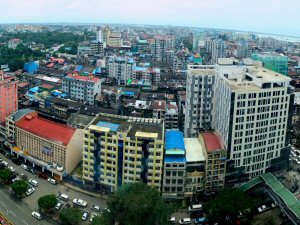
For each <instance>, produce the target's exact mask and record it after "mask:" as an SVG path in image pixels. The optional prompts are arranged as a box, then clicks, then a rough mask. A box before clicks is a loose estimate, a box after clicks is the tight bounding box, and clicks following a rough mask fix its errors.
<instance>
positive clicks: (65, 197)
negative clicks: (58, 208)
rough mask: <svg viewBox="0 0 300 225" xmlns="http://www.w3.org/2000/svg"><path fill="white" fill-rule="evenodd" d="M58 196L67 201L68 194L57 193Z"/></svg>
mask: <svg viewBox="0 0 300 225" xmlns="http://www.w3.org/2000/svg"><path fill="white" fill-rule="evenodd" d="M58 197H59V198H60V199H62V200H64V201H69V196H68V195H65V194H59V195H58Z"/></svg>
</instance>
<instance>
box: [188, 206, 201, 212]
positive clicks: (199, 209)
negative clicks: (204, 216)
mask: <svg viewBox="0 0 300 225" xmlns="http://www.w3.org/2000/svg"><path fill="white" fill-rule="evenodd" d="M201 210H202V204H196V205H191V206H190V207H189V212H197V211H201Z"/></svg>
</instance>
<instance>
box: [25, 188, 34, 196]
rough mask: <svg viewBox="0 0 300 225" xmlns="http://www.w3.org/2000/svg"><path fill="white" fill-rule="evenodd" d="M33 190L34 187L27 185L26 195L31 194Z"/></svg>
mask: <svg viewBox="0 0 300 225" xmlns="http://www.w3.org/2000/svg"><path fill="white" fill-rule="evenodd" d="M34 191H35V189H34V188H33V187H29V188H28V190H27V191H26V195H27V196H28V195H31V194H32V193H33V192H34Z"/></svg>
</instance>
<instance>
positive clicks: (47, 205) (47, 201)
mask: <svg viewBox="0 0 300 225" xmlns="http://www.w3.org/2000/svg"><path fill="white" fill-rule="evenodd" d="M56 203H57V199H56V196H55V195H54V194H50V195H45V196H42V197H40V198H39V200H38V205H39V207H40V208H41V209H44V210H45V211H49V210H51V209H53V208H54V207H55V205H56Z"/></svg>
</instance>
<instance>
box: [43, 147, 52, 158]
mask: <svg viewBox="0 0 300 225" xmlns="http://www.w3.org/2000/svg"><path fill="white" fill-rule="evenodd" d="M42 152H43V153H44V154H46V155H49V156H52V155H53V150H52V149H51V148H50V147H49V146H43V147H42Z"/></svg>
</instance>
